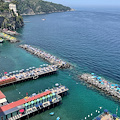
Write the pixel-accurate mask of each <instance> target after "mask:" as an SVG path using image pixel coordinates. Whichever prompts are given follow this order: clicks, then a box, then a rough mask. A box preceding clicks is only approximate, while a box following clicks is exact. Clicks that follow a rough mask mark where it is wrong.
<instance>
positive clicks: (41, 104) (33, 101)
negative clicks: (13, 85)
mask: <svg viewBox="0 0 120 120" xmlns="http://www.w3.org/2000/svg"><path fill="white" fill-rule="evenodd" d="M68 90H69V89H68V88H67V87H66V86H63V85H60V86H58V87H54V88H52V89H49V90H45V91H44V92H42V93H38V94H36V93H33V94H32V95H30V96H26V97H24V98H23V99H20V100H18V101H15V102H12V103H7V104H5V105H3V106H1V107H0V118H1V120H25V119H29V118H30V117H31V116H34V115H35V114H39V113H42V112H43V111H45V110H48V109H50V108H54V107H55V106H57V105H59V104H60V103H61V100H62V97H63V96H65V95H67V93H68ZM61 95H62V96H61Z"/></svg>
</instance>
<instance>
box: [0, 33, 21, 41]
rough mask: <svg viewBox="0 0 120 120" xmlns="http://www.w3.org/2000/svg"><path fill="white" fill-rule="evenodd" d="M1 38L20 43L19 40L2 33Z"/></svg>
mask: <svg viewBox="0 0 120 120" xmlns="http://www.w3.org/2000/svg"><path fill="white" fill-rule="evenodd" d="M0 37H1V38H4V39H6V40H8V41H10V42H11V43H15V42H19V40H17V38H15V37H12V36H10V35H8V34H5V33H2V32H0Z"/></svg>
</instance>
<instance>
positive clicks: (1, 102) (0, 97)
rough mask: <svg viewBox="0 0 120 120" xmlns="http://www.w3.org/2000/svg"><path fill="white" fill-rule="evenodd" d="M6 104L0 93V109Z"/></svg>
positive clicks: (4, 97)
mask: <svg viewBox="0 0 120 120" xmlns="http://www.w3.org/2000/svg"><path fill="white" fill-rule="evenodd" d="M6 104H7V100H6V96H5V95H4V94H3V93H2V92H1V91H0V107H1V106H3V105H6Z"/></svg>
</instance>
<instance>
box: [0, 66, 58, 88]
mask: <svg viewBox="0 0 120 120" xmlns="http://www.w3.org/2000/svg"><path fill="white" fill-rule="evenodd" d="M56 72H57V67H56V66H55V65H47V66H45V67H43V68H41V67H40V68H35V67H30V68H29V69H26V70H24V69H22V70H19V71H18V70H17V71H13V72H9V73H7V72H5V73H4V76H2V77H1V78H0V87H2V86H7V85H10V84H13V83H17V82H21V81H25V80H30V79H37V78H39V77H42V76H46V75H51V74H54V73H56Z"/></svg>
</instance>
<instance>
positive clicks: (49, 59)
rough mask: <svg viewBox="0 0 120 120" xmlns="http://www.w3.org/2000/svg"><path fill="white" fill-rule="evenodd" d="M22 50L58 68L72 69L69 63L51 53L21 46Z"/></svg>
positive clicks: (28, 46)
mask: <svg viewBox="0 0 120 120" xmlns="http://www.w3.org/2000/svg"><path fill="white" fill-rule="evenodd" d="M19 46H20V47H21V48H23V49H25V50H26V51H28V52H30V53H32V54H34V55H36V56H38V57H40V58H42V59H44V60H46V61H47V62H49V63H51V64H53V65H56V66H57V67H58V68H62V69H64V68H70V66H71V65H70V64H69V63H66V62H65V61H63V60H61V59H59V58H57V57H56V56H53V55H51V54H49V53H46V52H45V51H43V50H40V49H38V48H35V47H32V46H30V45H26V44H24V45H19Z"/></svg>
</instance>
